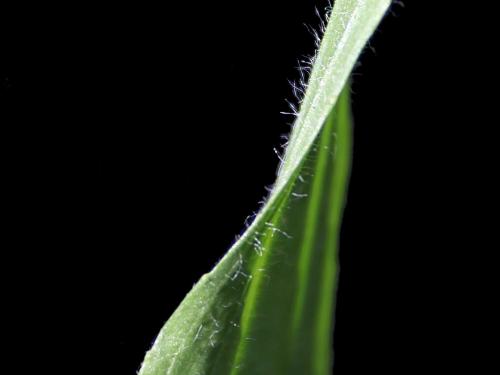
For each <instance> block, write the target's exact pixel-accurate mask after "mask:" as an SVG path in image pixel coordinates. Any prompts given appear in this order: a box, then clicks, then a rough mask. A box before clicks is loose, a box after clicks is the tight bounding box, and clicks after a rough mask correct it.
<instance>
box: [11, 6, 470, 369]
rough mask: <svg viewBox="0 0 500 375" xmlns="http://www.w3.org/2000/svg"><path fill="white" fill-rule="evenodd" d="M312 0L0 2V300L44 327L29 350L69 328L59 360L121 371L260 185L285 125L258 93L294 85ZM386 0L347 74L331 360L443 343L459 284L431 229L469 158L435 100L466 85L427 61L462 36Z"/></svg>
mask: <svg viewBox="0 0 500 375" xmlns="http://www.w3.org/2000/svg"><path fill="white" fill-rule="evenodd" d="M325 3H326V2H325V1H319V0H318V1H313V0H307V1H305V0H300V1H299V0H297V1H291V0H286V1H285V0H283V1H282V0H273V1H272V2H269V1H253V2H237V1H218V2H195V1H186V2H183V3H176V4H175V5H168V4H170V3H167V5H162V6H159V5H154V4H142V3H137V2H135V3H132V4H130V5H124V4H116V5H115V6H111V5H108V6H106V7H104V6H101V5H97V6H94V5H93V6H90V5H82V6H81V7H80V8H78V7H74V8H73V7H72V8H71V9H69V8H68V9H62V8H60V7H54V9H49V8H48V6H47V5H44V6H43V9H34V8H30V9H27V8H25V9H21V10H8V11H5V12H4V13H3V15H2V17H4V18H5V21H6V22H4V23H3V24H2V26H3V28H4V30H3V31H2V77H1V79H2V82H1V84H2V94H1V95H2V102H1V105H2V114H1V116H2V132H3V133H4V134H3V136H2V143H3V147H2V151H3V154H4V155H3V159H4V161H5V168H4V171H5V173H4V176H5V179H4V183H3V184H4V185H5V187H6V188H7V190H8V193H6V195H5V203H6V206H8V208H10V209H11V210H9V214H8V215H9V216H8V226H7V231H8V232H9V233H10V234H12V235H13V238H14V239H15V240H14V241H13V242H12V245H11V247H9V248H10V250H9V251H8V252H6V255H5V256H4V261H3V267H5V269H6V272H7V270H8V271H9V272H11V273H12V274H13V275H14V276H13V277H12V276H7V273H6V272H5V273H4V275H5V278H6V281H5V283H4V285H5V289H6V291H7V295H8V297H9V298H10V299H9V301H12V303H10V304H9V306H10V307H9V309H8V311H9V312H10V313H11V315H12V316H19V315H21V316H26V319H30V320H31V318H32V317H33V316H37V317H39V322H38V323H37V326H40V327H42V328H41V329H42V331H43V332H44V333H43V334H42V335H41V337H42V338H44V339H47V338H49V337H50V336H51V335H52V332H53V331H54V330H56V328H55V327H59V328H62V330H63V331H66V333H67V335H64V338H61V339H60V340H58V341H57V343H56V344H53V345H52V344H50V345H49V344H47V345H48V346H49V349H50V351H51V353H53V354H54V353H58V352H59V350H63V349H64V348H65V347H68V346H72V345H75V344H77V343H84V345H83V348H82V349H78V350H76V349H75V350H72V354H71V356H70V359H71V361H73V362H74V363H75V365H76V367H79V366H84V365H85V364H87V365H90V366H91V367H93V368H94V371H96V370H95V369H96V368H98V364H102V365H103V367H99V368H100V369H109V370H107V372H104V373H108V374H111V373H113V374H115V373H116V374H134V373H135V371H136V370H137V369H138V366H139V365H140V362H141V360H142V358H143V355H144V353H145V351H146V350H147V349H148V347H149V346H150V345H151V343H152V341H153V339H154V338H155V335H156V334H157V333H158V331H159V329H160V328H161V326H162V324H163V323H164V321H165V320H166V319H167V318H168V317H169V315H170V314H171V313H172V312H173V310H174V309H175V307H176V306H177V305H178V304H179V302H180V301H181V300H182V298H183V296H184V295H185V294H186V293H187V292H188V291H189V290H190V288H191V287H192V285H193V284H194V283H195V282H196V280H197V279H198V278H199V277H200V276H201V275H202V274H203V273H205V272H207V271H209V270H210V269H211V267H212V266H213V265H214V264H215V263H216V262H217V260H218V259H220V258H221V256H222V255H223V254H224V252H225V251H226V250H227V249H228V248H229V246H230V245H231V244H232V242H233V241H234V238H235V236H236V235H237V234H238V233H240V232H241V231H242V229H243V228H244V222H245V219H246V218H247V217H248V216H249V215H250V214H251V213H252V212H254V211H255V210H257V209H258V207H259V204H258V202H259V201H260V200H261V199H262V198H263V197H264V196H265V195H266V194H267V193H266V190H265V187H266V186H270V185H271V184H272V182H273V180H274V178H275V172H276V168H277V165H278V159H277V156H276V154H275V152H274V151H273V149H274V148H277V149H279V148H280V144H281V142H282V140H281V139H280V136H281V135H283V134H286V133H287V132H288V131H289V128H290V124H289V123H290V121H291V119H290V118H287V117H286V116H283V115H281V114H280V112H281V111H287V103H286V101H285V99H289V100H291V101H292V102H293V101H294V98H293V95H292V89H291V86H290V84H289V82H288V80H297V79H298V78H299V74H298V71H297V65H298V64H297V61H298V60H299V59H301V56H303V55H311V54H312V52H313V37H312V36H311V34H310V33H309V32H308V31H307V29H306V27H305V26H304V24H306V25H309V26H311V27H313V28H317V27H318V25H319V22H318V19H317V18H316V16H315V12H314V6H315V5H316V6H317V7H318V8H319V9H320V10H321V12H322V10H323V8H324V6H325V5H326V4H325ZM402 3H404V5H403V4H401V3H397V4H395V5H394V6H393V7H392V10H391V12H389V14H388V15H387V16H386V17H385V19H384V21H383V23H382V25H381V27H380V28H379V30H378V31H377V32H376V35H375V36H374V37H373V38H372V40H371V41H370V45H369V47H367V48H366V49H365V51H364V53H363V56H362V58H361V63H360V64H359V65H358V66H357V67H356V69H355V72H354V74H353V88H352V91H353V99H352V100H353V111H354V119H355V129H354V133H355V147H354V166H353V172H352V180H351V185H350V189H349V199H348V205H347V209H346V213H345V220H344V224H343V229H342V237H341V253H340V262H341V274H340V286H339V291H338V307H337V316H336V329H335V340H334V341H335V353H336V354H335V370H336V375H343V374H361V373H366V372H367V371H369V372H370V373H379V372H380V373H385V374H401V373H404V374H406V373H412V372H413V371H416V372H418V371H420V370H423V369H427V368H429V367H430V366H431V365H430V364H431V363H436V364H435V365H433V366H434V367H433V368H434V369H439V370H445V369H446V368H447V367H448V366H449V365H450V362H449V359H450V360H453V358H454V357H453V356H450V357H448V354H446V351H445V350H443V348H444V347H446V348H449V346H450V343H451V342H455V343H457V342H460V337H461V335H462V333H463V328H462V329H457V327H459V326H461V324H460V323H458V320H459V318H458V317H457V316H456V314H455V313H454V311H455V310H453V308H452V307H451V306H452V305H453V304H452V303H451V301H452V300H454V298H455V295H457V294H462V293H464V292H465V291H467V290H468V288H470V287H469V286H468V283H467V281H464V280H463V279H462V278H460V277H454V275H455V273H460V271H459V270H457V269H456V268H455V267H454V266H453V264H454V262H455V261H456V259H457V257H461V256H462V255H460V254H461V253H459V252H458V251H457V248H456V247H454V246H453V245H451V244H450V241H449V238H450V236H453V235H456V233H457V232H460V229H458V228H454V229H449V228H450V225H449V223H450V221H453V220H455V221H457V222H460V215H461V212H462V210H463V208H464V206H465V205H467V203H464V202H463V200H461V199H460V193H459V192H458V191H457V190H456V189H455V187H456V186H459V185H460V184H461V182H462V181H463V180H465V179H467V178H469V177H467V176H470V174H469V172H470V173H475V172H472V170H473V168H472V166H471V161H470V159H469V158H468V157H467V156H466V155H465V154H464V149H466V145H467V143H468V142H471V143H473V142H474V134H470V133H468V135H467V136H465V137H464V135H463V134H464V133H463V132H464V129H467V127H466V125H461V124H462V121H465V120H464V119H463V118H462V117H461V116H462V115H460V116H458V117H459V118H455V117H451V115H450V113H449V111H448V109H454V108H457V107H458V108H460V107H461V108H466V107H467V105H469V104H468V103H467V99H466V98H465V97H464V96H462V95H461V94H460V90H461V87H463V86H462V84H465V83H460V84H458V83H457V82H456V77H457V76H455V75H454V74H444V73H443V72H446V71H447V70H449V69H450V66H453V65H454V64H455V63H456V62H457V61H458V60H459V56H460V52H459V49H458V48H459V45H460V44H461V43H462V42H457V37H453V36H452V35H455V34H454V33H456V32H457V29H456V28H455V29H454V28H451V29H448V28H446V27H444V26H442V24H441V22H442V18H441V17H442V16H443V14H440V15H436V14H435V13H434V11H435V10H436V9H433V10H430V9H429V7H428V4H425V2H412V1H403V2H402ZM42 10H43V16H41V14H42V13H41V12H42ZM450 17H453V15H451V16H450ZM460 40H462V41H463V39H460ZM437 77H439V78H437ZM460 79H461V80H465V79H466V78H463V77H461V78H460ZM451 97H453V104H450V103H451V102H452V100H451V99H450V98H451ZM459 137H463V138H459ZM465 138H466V139H467V142H465ZM456 170H467V171H469V172H468V175H467V176H464V175H462V174H460V173H457V172H456ZM444 223H446V225H445V224H444ZM464 241H465V239H464ZM465 300H467V299H465ZM465 303H467V302H465ZM21 306H23V307H21ZM24 306H26V307H24ZM56 306H57V307H56ZM453 306H454V305H453ZM48 322H50V323H48ZM18 339H19V340H21V339H20V338H18ZM436 360H438V361H437V362H435V361H436ZM44 361H45V362H44V363H46V364H49V363H51V361H52V359H51V357H50V356H46V357H45V358H44ZM42 367H43V366H42Z"/></svg>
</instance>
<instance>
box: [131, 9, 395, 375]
mask: <svg viewBox="0 0 500 375" xmlns="http://www.w3.org/2000/svg"><path fill="white" fill-rule="evenodd" d="M389 5H390V1H389V0H337V1H336V2H335V5H334V7H333V10H332V13H331V16H330V21H329V23H328V26H327V27H326V30H325V34H324V37H323V40H322V42H321V46H320V49H319V51H318V54H317V57H316V59H315V62H314V65H313V68H312V72H311V75H310V78H309V83H308V89H307V92H306V94H305V96H304V99H303V101H302V104H301V108H300V113H299V114H298V117H297V120H296V122H295V124H294V127H293V130H292V134H291V137H290V141H289V144H288V146H287V149H286V151H285V158H284V161H283V163H282V165H281V168H280V171H279V173H278V178H277V181H276V183H275V186H274V188H273V190H272V192H271V193H270V196H269V198H268V200H267V203H266V204H265V205H264V207H263V208H262V209H261V211H260V212H259V214H258V215H257V216H256V218H255V220H254V222H253V223H252V224H251V225H250V226H249V227H248V229H247V230H246V231H245V233H244V234H243V235H242V237H241V238H240V239H239V240H238V241H237V242H236V243H235V244H234V245H233V246H232V248H231V249H230V250H229V251H228V253H227V254H226V255H225V256H224V257H223V258H222V260H221V261H220V262H219V263H218V264H217V265H216V266H215V268H214V269H213V270H212V271H211V272H210V273H208V274H206V275H204V276H203V277H202V278H201V279H200V280H199V282H198V283H197V284H196V285H195V286H194V287H193V289H192V290H191V291H190V292H189V293H188V295H187V296H186V298H185V299H184V301H183V302H182V303H181V305H180V306H179V307H178V308H177V310H176V311H175V312H174V313H173V315H172V316H171V317H170V319H169V320H168V321H167V323H166V324H165V326H164V327H163V328H162V330H161V332H160V334H159V335H158V337H157V339H156V341H155V343H154V345H153V347H152V349H151V350H150V351H149V352H148V353H147V354H146V357H145V359H144V362H143V364H142V367H141V370H140V372H139V375H212V374H213V375H244V374H254V375H268V374H269V375H275V374H278V375H279V374H286V375H299V374H300V375H304V374H311V375H326V374H328V373H329V372H330V371H331V366H332V353H331V346H332V345H331V336H332V324H333V322H332V317H333V311H334V310H333V309H334V296H335V287H336V279H337V273H338V266H337V259H336V258H337V248H338V235H339V230H340V223H341V217H342V211H343V207H344V202H345V194H346V189H347V182H348V177H349V170H350V158H351V119H350V105H349V86H348V85H346V82H347V80H348V77H349V74H350V71H351V69H352V67H353V65H354V63H355V61H356V59H357V57H358V55H359V53H360V52H361V50H362V48H363V46H364V45H365V43H366V41H367V40H368V38H369V37H370V35H371V34H372V32H373V31H374V29H375V27H376V26H377V24H378V23H379V21H380V19H381V18H382V16H383V14H384V13H385V11H386V9H387V8H388V6H389ZM343 88H344V90H342V89H343ZM159 298H160V297H159Z"/></svg>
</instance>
